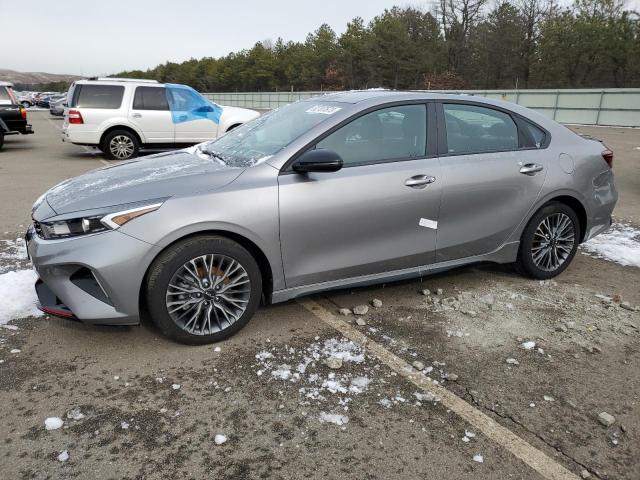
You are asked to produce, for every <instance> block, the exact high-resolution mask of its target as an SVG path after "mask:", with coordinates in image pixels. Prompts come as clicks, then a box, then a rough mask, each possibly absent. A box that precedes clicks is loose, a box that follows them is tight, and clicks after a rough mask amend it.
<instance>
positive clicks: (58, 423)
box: [44, 417, 64, 430]
mask: <svg viewBox="0 0 640 480" xmlns="http://www.w3.org/2000/svg"><path fill="white" fill-rule="evenodd" d="M63 424H64V422H63V421H62V419H61V418H60V417H49V418H47V419H46V420H45V421H44V428H46V429H47V430H57V429H59V428H60V427H62V425H63Z"/></svg>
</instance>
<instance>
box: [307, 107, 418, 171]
mask: <svg viewBox="0 0 640 480" xmlns="http://www.w3.org/2000/svg"><path fill="white" fill-rule="evenodd" d="M426 146H427V109H426V106H425V105H401V106H397V107H389V108H383V109H381V110H376V111H375V112H371V113H367V114H366V115H363V116H361V117H359V118H357V119H355V120H353V121H352V122H350V123H348V124H347V125H345V126H343V127H341V128H340V129H338V130H336V131H335V132H333V133H332V134H331V135H329V136H328V137H326V138H325V139H324V140H322V141H320V142H318V144H317V145H316V148H326V149H329V150H333V151H334V152H336V153H337V154H338V155H340V157H341V158H342V161H343V162H344V164H345V165H354V164H363V163H375V162H383V161H391V160H400V159H412V158H423V157H424V156H425V155H426Z"/></svg>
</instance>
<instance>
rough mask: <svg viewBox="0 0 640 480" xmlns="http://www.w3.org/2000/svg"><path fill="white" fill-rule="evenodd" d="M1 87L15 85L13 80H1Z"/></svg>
mask: <svg viewBox="0 0 640 480" xmlns="http://www.w3.org/2000/svg"><path fill="white" fill-rule="evenodd" d="M0 87H13V83H11V82H0Z"/></svg>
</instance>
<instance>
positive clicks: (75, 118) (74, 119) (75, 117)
mask: <svg viewBox="0 0 640 480" xmlns="http://www.w3.org/2000/svg"><path fill="white" fill-rule="evenodd" d="M69 123H74V124H82V123H84V120H83V119H82V114H81V113H80V112H79V111H78V110H69Z"/></svg>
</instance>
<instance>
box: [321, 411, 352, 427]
mask: <svg viewBox="0 0 640 480" xmlns="http://www.w3.org/2000/svg"><path fill="white" fill-rule="evenodd" d="M320 423H333V424H335V425H346V424H347V423H349V417H347V416H345V415H340V414H338V413H327V412H320Z"/></svg>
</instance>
